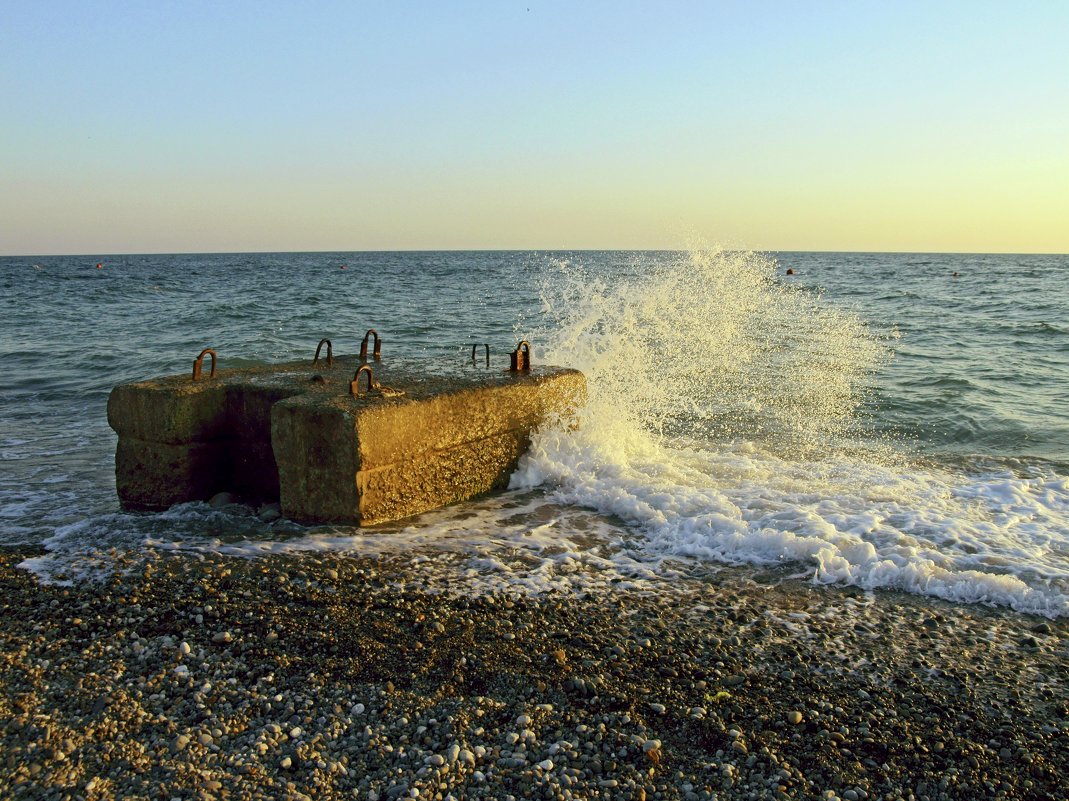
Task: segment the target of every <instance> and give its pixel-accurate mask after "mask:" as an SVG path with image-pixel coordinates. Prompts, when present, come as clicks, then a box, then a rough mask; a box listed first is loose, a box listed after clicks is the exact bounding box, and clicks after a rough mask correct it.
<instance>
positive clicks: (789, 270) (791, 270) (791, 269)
mask: <svg viewBox="0 0 1069 801" xmlns="http://www.w3.org/2000/svg"><path fill="white" fill-rule="evenodd" d="M787 275H794V269H793V268H791V267H788V268H787Z"/></svg>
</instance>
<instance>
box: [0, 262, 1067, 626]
mask: <svg viewBox="0 0 1069 801" xmlns="http://www.w3.org/2000/svg"><path fill="white" fill-rule="evenodd" d="M98 262H99V263H101V265H102V267H101V269H97V268H96V264H97V263H98ZM788 268H790V269H791V270H793V272H794V274H793V275H787V274H786V271H787V269H788ZM1067 275H1069V257H1067V256H1006V255H946V254H929V255H923V254H844V253H778V254H751V253H737V252H725V251H720V250H717V249H709V248H699V249H695V250H692V251H681V252H569V253H565V252H500V253H498V252H476V253H460V252H442V253H293V254H218V255H173V256H159V255H151V256H100V255H94V256H86V257H29V258H3V259H0V285H2V287H3V291H2V292H0V363H2V364H3V365H4V375H3V380H2V383H0V543H2V544H7V545H13V544H37V545H43V546H44V547H45V548H46V549H47V553H46V555H45V556H42V557H37V558H34V559H31V560H28V561H27V562H26V563H25V566H26V567H27V568H28V569H32V570H35V571H37V572H38V573H39V574H40V575H41V576H42V578H44V579H46V580H52V581H69V580H74V579H76V578H78V577H79V576H93V575H102V574H106V573H107V571H108V570H109V569H113V568H114V566H115V564H116V563H117V557H118V556H119V555H121V554H124V553H137V552H141V551H143V550H144V549H146V548H154V549H180V550H188V551H193V552H196V551H202V550H219V551H224V552H228V553H233V554H235V556H242V555H244V556H255V555H256V554H262V553H274V552H279V551H287V552H297V553H300V552H313V553H314V552H323V551H338V552H343V553H359V554H363V555H368V554H371V555H377V556H380V557H381V558H383V559H391V558H399V557H400V556H402V555H403V556H404V558H406V559H410V560H411V559H413V558H414V559H416V560H417V561H421V562H422V563H424V564H425V565H426V570H427V572H428V575H429V576H434V575H436V572H435V571H436V566H437V565H443V564H446V563H448V564H450V565H451V566H452V568H453V570H452V572H451V573H450V575H452V576H455V575H457V573H458V571H457V570H456V568H457V567H459V573H460V574H462V575H463V576H465V577H467V579H468V580H470V582H471V583H472V584H473V585H479V586H483V587H497V586H507V587H511V588H514V589H526V590H530V591H539V590H541V589H545V588H548V587H556V588H565V589H567V588H580V587H584V586H590V585H592V584H605V585H608V584H615V585H622V586H625V587H651V586H655V585H656V584H657V582H662V583H663V582H664V581H666V580H667V581H671V580H672V578H673V577H675V576H679V575H687V576H696V577H699V578H700V577H701V576H703V575H705V574H711V573H715V572H716V571H717V570H719V569H721V568H722V567H723V566H724V565H740V564H741V565H753V566H754V569H755V570H768V569H769V568H775V569H778V570H781V571H782V572H783V574H784V575H791V576H795V577H800V578H803V579H805V580H807V581H812V582H814V583H817V584H844V583H849V584H855V585H858V586H860V587H864V588H869V589H871V588H879V587H891V588H897V589H902V590H907V591H910V592H915V593H921V594H928V595H933V596H939V597H942V598H947V599H950V600H954V601H958V602H962V603H987V604H994V605H1002V606H1008V607H1011V608H1013V609H1017V610H1021V611H1026V612H1033V613H1038V614H1042V615H1047V616H1051V617H1054V616H1065V615H1069V403H1067V402H1066V397H1067V389H1069V280H1067V278H1066V276H1067ZM371 327H374V328H376V329H377V330H378V331H379V332H380V334H381V335H382V337H383V343H384V345H383V351H384V358H386V359H391V360H398V361H404V362H406V363H408V364H410V365H413V366H417V367H419V368H421V369H426V370H431V371H455V370H464V369H470V367H469V366H468V360H469V354H470V349H471V344H472V343H483V342H487V343H489V344H490V346H491V349H492V353H493V357H494V360H495V363H497V364H500V366H501V367H502V368H504V367H505V366H507V358H508V357H507V352H508V351H509V350H511V349H512V348H514V347H515V344H516V342H517V341H518V340H519V339H521V338H524V339H528V340H530V342H531V344H532V350H533V353H534V358H535V360H536V361H540V362H543V363H554V364H560V365H568V366H574V367H578V368H580V369H582V370H584V371H585V372H586V374H587V377H588V381H589V386H590V400H589V403H588V405H587V406H586V408H585V409H583V410H582V412H581V419H580V426H579V427H578V428H575V427H573V426H565V425H558V424H555V423H554V422H553V421H550V422H548V423H547V425H546V426H544V427H543V429H542V430H540V431H539V432H538V433H537V435H536V436H535V439H534V442H533V444H532V448H531V450H530V452H529V453H528V455H527V456H526V457H525V458H524V459H523V461H522V463H521V465H520V467H519V469H518V470H517V472H516V474H515V475H514V476H513V478H512V488H511V489H510V490H509V491H508V492H506V493H503V494H501V495H497V496H494V497H491V498H486V499H481V500H477V501H473V502H470V503H464V504H458V505H455V506H451V507H448V508H446V509H443V510H439V511H436V512H433V513H429V514H427V515H423V516H420V517H419V518H415V519H413V520H409V521H403V522H401V523H397V524H391V525H387V526H383V527H380V528H377V529H370V530H369V529H363V530H361V529H355V528H349V527H344V526H315V527H304V526H300V525H297V524H294V523H292V522H289V521H285V520H282V521H276V522H271V523H267V522H263V521H262V520H261V519H260V518H259V517H258V516H257V513H256V510H255V509H250V508H247V507H241V506H234V507H229V508H226V509H222V510H217V509H211V508H210V507H209V506H208V505H207V504H203V503H195V504H183V505H180V506H176V507H174V508H172V509H171V510H169V511H167V512H164V513H160V514H131V513H125V512H122V511H121V510H120V509H119V506H118V503H117V500H116V497H115V488H114V476H113V464H114V448H115V435H114V434H113V432H112V431H111V430H110V428H109V427H108V425H107V421H106V414H105V407H106V402H107V397H108V393H109V391H110V390H111V388H112V387H113V386H114V385H115V384H117V383H121V382H125V381H133V380H138V379H143V378H149V377H152V376H157V375H163V374H173V373H184V372H186V371H188V370H189V368H190V363H191V361H192V359H193V357H194V356H195V355H196V354H197V353H198V352H199V351H200V350H201V348H203V347H207V346H211V347H214V348H215V349H216V350H217V351H218V353H219V357H220V366H221V367H224V368H225V367H240V366H249V365H253V364H259V363H270V362H278V361H284V360H293V359H302V358H311V355H312V352H313V351H314V349H315V344H316V343H317V342H318V341H319V339H320V338H321V337H324V336H325V337H329V338H331V340H332V341H333V343H334V346H335V350H336V352H338V353H353V352H355V351H356V350H357V349H358V347H359V341H360V339H361V337H362V336H363V333H364V331H365V330H366V329H368V328H371Z"/></svg>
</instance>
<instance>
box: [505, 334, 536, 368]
mask: <svg viewBox="0 0 1069 801" xmlns="http://www.w3.org/2000/svg"><path fill="white" fill-rule="evenodd" d="M509 357H510V360H511V366H510V367H509V370H510V371H512V372H513V373H515V372H518V371H520V370H530V369H531V346H530V344H528V342H527V340H526V339H524V340H521V341H520V344H519V345H517V346H516V350H514V351H512V353H511V354H509Z"/></svg>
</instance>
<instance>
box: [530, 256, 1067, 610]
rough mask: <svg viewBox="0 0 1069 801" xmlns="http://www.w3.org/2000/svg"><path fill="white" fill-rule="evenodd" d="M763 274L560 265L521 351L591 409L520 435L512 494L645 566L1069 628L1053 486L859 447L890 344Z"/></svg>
mask: <svg viewBox="0 0 1069 801" xmlns="http://www.w3.org/2000/svg"><path fill="white" fill-rule="evenodd" d="M778 272H779V269H778V266H777V265H776V263H775V262H774V261H772V260H770V259H768V258H765V257H763V256H761V255H758V254H752V253H727V252H723V251H717V250H712V251H709V250H705V251H694V252H691V253H688V254H681V255H680V256H679V258H678V259H677V260H676V261H674V262H673V261H671V260H660V261H658V262H656V264H655V266H654V267H653V268H652V269H641V268H636V269H634V270H625V269H620V270H617V271H615V274H612V273H609V274H607V273H606V272H604V271H601V272H598V273H593V274H591V273H589V272H587V271H586V270H584V269H583V268H582V267H581V266H577V265H574V264H569V263H567V262H561V263H560V264H559V265H558V271H557V273H556V274H554V275H552V276H551V278H550V280H548V281H547V282H546V285H545V289H544V292H543V297H544V305H545V318H544V319H545V323H544V327H543V330H541V331H539V332H537V333H536V336H538V337H539V338H540V339H541V340H542V341H547V342H549V343H550V344H549V348H548V352H547V353H546V354H545V357H544V358H545V359H546V360H547V361H550V362H554V363H561V364H569V365H573V366H576V367H578V368H580V369H582V370H583V371H584V372H585V373H586V375H587V378H588V381H589V389H590V400H589V403H588V405H587V406H586V408H585V409H583V410H582V412H581V419H580V423H579V425H578V426H574V425H549V426H546V427H545V428H544V429H543V430H541V431H540V432H539V434H538V435H537V436H536V438H535V441H534V443H533V445H532V448H531V450H530V452H529V453H528V455H527V456H526V457H524V459H523V460H522V462H521V465H520V468H519V470H518V471H517V473H516V474H515V475H514V477H513V482H512V484H513V486H514V487H517V488H520V487H534V486H546V487H549V488H550V489H551V491H552V494H553V497H554V499H555V500H557V501H558V502H561V503H566V504H577V505H580V506H583V507H587V508H591V509H594V510H597V511H599V512H601V513H603V514H608V515H614V516H616V517H618V518H620V519H621V520H623V521H624V522H625V523H626V525H627V526H628V527H629V528H630V529H631V530H632V531H634V532H635V533H636V534H638V535H639V536H638V537H636V538H635V539H633V540H629V545H628V547H630V548H634V549H637V550H639V551H642V552H645V553H647V554H648V555H649V556H650V557H652V558H656V557H664V556H676V557H689V558H693V559H698V560H706V561H709V562H727V563H749V564H761V565H767V564H777V563H784V564H795V563H797V564H800V565H803V566H806V567H807V569H808V570H809V571H810V572H811V575H812V578H813V580H814V581H815V582H822V583H849V584H855V585H858V586H861V587H865V588H877V587H892V588H898V589H904V590H909V591H913V592H919V593H926V594H930V595H935V596H939V597H943V598H947V599H952V600H958V601H968V602H985V603H991V604H999V605H1006V606H1010V607H1012V608H1014V609H1017V610H1021V611H1027V612H1034V613H1038V614H1043V615H1048V616H1058V615H1066V614H1069V594H1067V588H1069V535H1067V533H1066V532H1067V531H1069V487H1067V480H1066V479H1065V478H1064V477H1061V476H1058V475H1056V474H1055V473H1053V472H1050V473H1047V474H1039V475H1031V476H1018V475H1015V474H1014V473H1013V472H1011V471H1010V470H1008V469H1004V468H1000V467H998V466H996V467H994V468H992V467H991V466H990V465H988V466H987V467H985V469H982V470H975V469H968V468H967V467H965V466H962V465H957V466H954V465H939V464H933V463H932V461H931V460H930V459H929V460H922V459H920V458H919V457H918V456H917V454H916V453H914V452H913V451H912V450H911V448H910V447H909V444H908V443H906V442H895V441H891V440H887V439H879V438H876V437H873V436H872V435H870V434H869V432H868V428H867V418H866V415H865V414H864V409H865V404H866V403H870V402H874V401H873V400H872V399H871V398H870V396H869V392H868V388H869V386H870V385H871V379H872V376H873V375H874V374H875V373H876V371H878V370H879V369H880V367H881V365H882V364H884V363H885V362H886V360H887V359H889V358H891V345H892V344H893V343H892V342H889V341H886V340H882V339H880V338H878V337H876V336H874V335H873V334H872V333H870V332H869V331H868V329H867V327H866V326H865V324H864V322H863V320H862V319H861V318H860V317H859V316H858V315H856V314H853V313H850V312H848V311H844V310H841V309H838V308H836V307H835V306H833V305H831V304H829V303H827V302H826V301H825V300H824V299H823V298H821V297H820V296H819V295H818V294H816V293H813V292H810V291H808V290H806V289H804V288H800V287H798V286H796V285H794V284H792V283H790V282H788V281H786V280H782V279H780V278H779V277H778V275H777V274H778ZM875 402H878V399H877V401H875ZM1033 472H1034V471H1033Z"/></svg>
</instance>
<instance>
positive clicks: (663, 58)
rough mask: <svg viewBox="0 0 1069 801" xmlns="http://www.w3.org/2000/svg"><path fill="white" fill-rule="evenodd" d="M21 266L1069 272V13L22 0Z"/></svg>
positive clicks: (994, 6) (14, 43) (5, 49)
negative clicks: (567, 256) (40, 261)
mask: <svg viewBox="0 0 1069 801" xmlns="http://www.w3.org/2000/svg"><path fill="white" fill-rule="evenodd" d="M0 19H2V21H0V254H10V255H30V254H48V253H86V254H91V253H143V252H197V251H273V250H287V251H289V250H383V249H386V250H393V249H453V248H461V249H466V248H472V249H479V248H518V249H553V248H661V247H668V248H674V247H681V246H685V245H686V244H687V241H688V240H689V239H690V238H692V237H695V236H697V237H701V238H702V239H704V240H705V241H707V242H719V243H723V244H725V245H728V246H732V247H748V248H754V249H759V250H907V251H924V250H935V251H940V250H948V251H1015V252H1060V253H1065V252H1069V2H1067V1H1066V0H1051V1H1050V2H1027V1H1026V0H1022V2H1020V3H1017V2H1008V1H1007V2H998V3H988V2H977V1H976V0H973V1H972V2H961V3H958V2H940V1H939V0H926V1H925V2H910V1H909V0H901V1H900V2H886V0H882V1H881V2H865V1H864V0H852V1H851V2H836V3H827V2H796V1H793V0H792V1H790V2H763V1H762V0H753V2H743V0H738V2H713V1H712V0H710V1H709V2H672V0H662V1H661V2H652V1H651V2H643V3H637V2H627V1H626V0H615V1H614V2H580V0H570V1H569V2H541V1H540V0H521V1H520V2H511V1H510V0H493V1H488V2H446V1H445V0H439V1H438V2H417V1H416V0H382V1H381V2H312V1H311V0H309V2H303V3H296V2H294V3H276V2H266V1H265V0H256V2H220V1H219V0H214V1H213V2H197V1H195V0H183V1H182V2H177V1H174V0H154V1H153V2H140V1H136V2H135V1H133V0H131V1H130V2H116V1H113V0H94V2H85V1H84V0H78V1H77V2H58V0H2V3H0Z"/></svg>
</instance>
